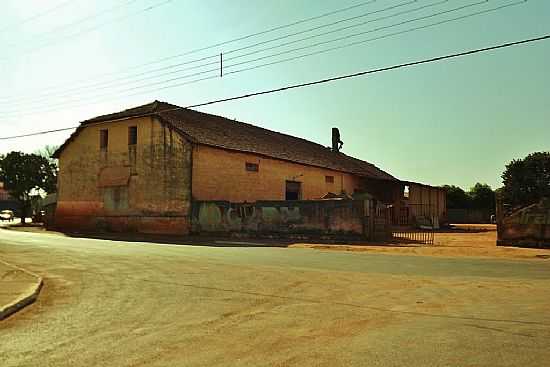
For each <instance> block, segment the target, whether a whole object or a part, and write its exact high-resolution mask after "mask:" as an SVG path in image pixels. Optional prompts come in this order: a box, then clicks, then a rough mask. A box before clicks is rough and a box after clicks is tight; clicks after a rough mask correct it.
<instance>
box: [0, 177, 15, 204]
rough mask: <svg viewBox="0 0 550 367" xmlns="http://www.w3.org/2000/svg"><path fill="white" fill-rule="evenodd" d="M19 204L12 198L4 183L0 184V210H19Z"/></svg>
mask: <svg viewBox="0 0 550 367" xmlns="http://www.w3.org/2000/svg"><path fill="white" fill-rule="evenodd" d="M18 209H19V203H18V202H17V201H16V200H15V199H14V198H12V197H11V196H10V194H9V193H8V191H7V190H6V189H5V188H4V183H3V182H0V210H18Z"/></svg>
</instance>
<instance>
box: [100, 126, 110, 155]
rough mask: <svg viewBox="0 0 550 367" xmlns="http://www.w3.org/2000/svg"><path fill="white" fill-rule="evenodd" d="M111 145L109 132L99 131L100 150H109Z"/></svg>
mask: <svg viewBox="0 0 550 367" xmlns="http://www.w3.org/2000/svg"><path fill="white" fill-rule="evenodd" d="M108 145H109V130H99V149H101V150H107V146H108Z"/></svg>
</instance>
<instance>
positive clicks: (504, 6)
mask: <svg viewBox="0 0 550 367" xmlns="http://www.w3.org/2000/svg"><path fill="white" fill-rule="evenodd" d="M525 1H526V0H519V1H516V2H513V3H509V4H505V5H501V6H498V7H495V8H490V9H485V10H482V11H478V12H474V13H470V14H466V15H463V16H459V17H456V18H451V19H446V20H443V21H439V22H436V23H431V24H428V25H424V26H418V27H414V28H410V29H406V30H403V31H399V32H394V33H390V34H386V35H382V36H379V37H374V38H369V39H366V40H359V41H356V42H352V43H348V44H344V45H340V46H336V47H332V48H328V49H324V50H319V51H315V52H311V53H308V54H304V55H298V56H294V57H290V58H286V59H282V60H277V61H274V62H268V63H264V64H261V65H256V66H252V67H248V68H243V69H240V70H236V71H231V72H226V75H229V74H237V73H241V72H244V71H249V70H254V69H258V68H262V67H266V66H270V65H275V64H280V63H283V62H289V61H293V60H297V59H301V58H305V57H309V56H313V55H319V54H324V53H327V52H331V51H334V50H338V49H343V48H347V47H351V46H355V45H358V44H363V43H367V42H372V41H375V40H380V39H384V38H389V37H394V36H396V35H400V34H404V33H409V32H413V31H416V30H420V29H426V28H430V27H434V26H437V25H441V24H445V23H450V22H454V21H457V20H462V19H465V18H469V17H473V16H477V15H480V14H485V13H489V12H494V11H497V10H501V9H503V8H507V7H511V6H515V5H519V4H522V3H524V2H525ZM484 2H485V1H482V2H477V3H471V4H467V5H464V6H460V7H457V8H454V9H448V10H445V11H441V12H437V13H433V14H430V15H426V16H422V17H419V18H413V19H409V20H405V21H401V22H398V23H394V24H392V25H386V26H382V27H378V28H374V29H370V30H367V31H363V32H359V33H355V34H351V35H347V36H344V37H339V38H336V39H332V40H328V41H323V42H318V43H316V44H313V45H307V46H303V47H299V48H294V49H291V50H286V51H283V52H278V53H275V54H271V55H268V56H263V57H259V58H256V59H253V60H249V61H245V62H239V63H234V64H229V65H226V66H225V68H224V69H229V68H233V67H236V66H240V65H244V64H248V63H252V62H256V61H261V60H265V59H269V58H273V57H276V56H281V55H285V54H288V53H291V52H296V51H301V50H305V49H310V48H314V47H318V46H320V45H325V44H329V43H334V42H338V41H342V40H347V39H349V38H353V37H357V36H360V35H364V34H368V33H373V32H376V31H379V30H383V29H388V28H392V27H395V26H400V25H403V24H407V23H411V22H413V21H418V20H423V19H428V18H432V17H435V16H439V15H442V14H446V13H450V12H454V11H459V10H462V9H465V8H467V7H471V6H475V5H479V4H480V3H484ZM417 9H418V8H417ZM292 42H293V41H292ZM271 48H273V47H270V48H268V49H271ZM231 59H234V58H229V59H226V61H229V60H231ZM207 65H210V64H205V65H204V66H207ZM212 72H216V75H213V76H209V77H202V78H200V79H193V80H190V81H187V82H182V83H177V84H172V85H168V86H164V87H159V88H154V89H149V90H145V91H139V92H136V93H132V94H129V95H126V96H124V97H131V96H136V95H141V94H145V93H150V92H157V91H160V90H165V89H170V88H175V87H180V86H184V85H189V84H194V83H197V82H201V81H205V80H210V79H215V78H216V77H218V76H219V74H218V72H219V69H218V68H211V69H209V70H205V71H200V72H195V73H193V74H187V75H183V76H180V77H176V78H171V79H168V80H164V81H158V82H153V83H148V84H145V85H141V86H135V87H132V88H127V89H124V90H119V91H112V92H108V93H106V94H101V95H96V96H91V97H89V98H91V99H92V100H94V99H95V100H97V99H98V98H99V101H101V99H106V98H108V96H111V95H113V96H118V95H120V94H121V93H128V92H131V91H133V90H139V89H143V88H146V87H152V86H155V85H162V84H166V83H169V82H174V81H177V80H182V79H189V78H192V77H196V76H200V75H205V74H209V73H212ZM81 100H82V99H79V100H72V101H64V102H60V103H57V104H53V105H51V104H50V105H48V106H44V107H46V108H47V109H46V110H43V111H42V112H48V111H51V110H52V109H51V107H60V106H68V105H71V103H78V102H79V101H81ZM44 107H41V106H38V107H37V108H44ZM17 112H18V111H9V112H7V113H12V114H13V113H16V114H17ZM27 112H29V111H27ZM32 112H34V111H31V113H30V114H32ZM26 114H29V113H26ZM19 115H21V114H19Z"/></svg>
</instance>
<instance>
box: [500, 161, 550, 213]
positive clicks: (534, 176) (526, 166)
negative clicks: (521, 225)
mask: <svg viewBox="0 0 550 367" xmlns="http://www.w3.org/2000/svg"><path fill="white" fill-rule="evenodd" d="M502 180H503V182H504V190H503V193H502V194H503V195H502V196H503V199H504V202H505V203H507V204H510V205H512V206H514V207H515V206H525V205H529V204H534V203H536V202H538V201H540V200H541V199H542V198H544V197H550V152H537V153H532V154H529V155H528V156H527V157H525V158H523V159H515V160H513V161H512V162H510V163H509V164H508V165H506V170H505V171H504V173H503V174H502Z"/></svg>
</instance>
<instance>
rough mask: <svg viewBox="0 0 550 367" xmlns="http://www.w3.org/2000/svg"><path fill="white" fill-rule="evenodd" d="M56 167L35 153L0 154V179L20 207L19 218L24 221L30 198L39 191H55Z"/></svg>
mask: <svg viewBox="0 0 550 367" xmlns="http://www.w3.org/2000/svg"><path fill="white" fill-rule="evenodd" d="M56 176H57V167H56V166H55V164H53V163H52V162H50V161H49V160H48V159H47V158H45V157H42V156H40V155H37V154H25V153H21V152H10V153H8V154H7V155H6V156H0V181H2V182H3V183H4V188H5V189H6V190H7V191H8V192H9V194H10V195H11V196H12V197H13V198H14V199H16V200H17V201H18V202H19V204H20V207H21V220H22V222H23V223H25V218H26V217H27V216H28V214H30V213H29V211H30V208H31V202H32V198H33V196H35V195H38V194H39V193H40V192H46V193H51V192H55V191H56Z"/></svg>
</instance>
